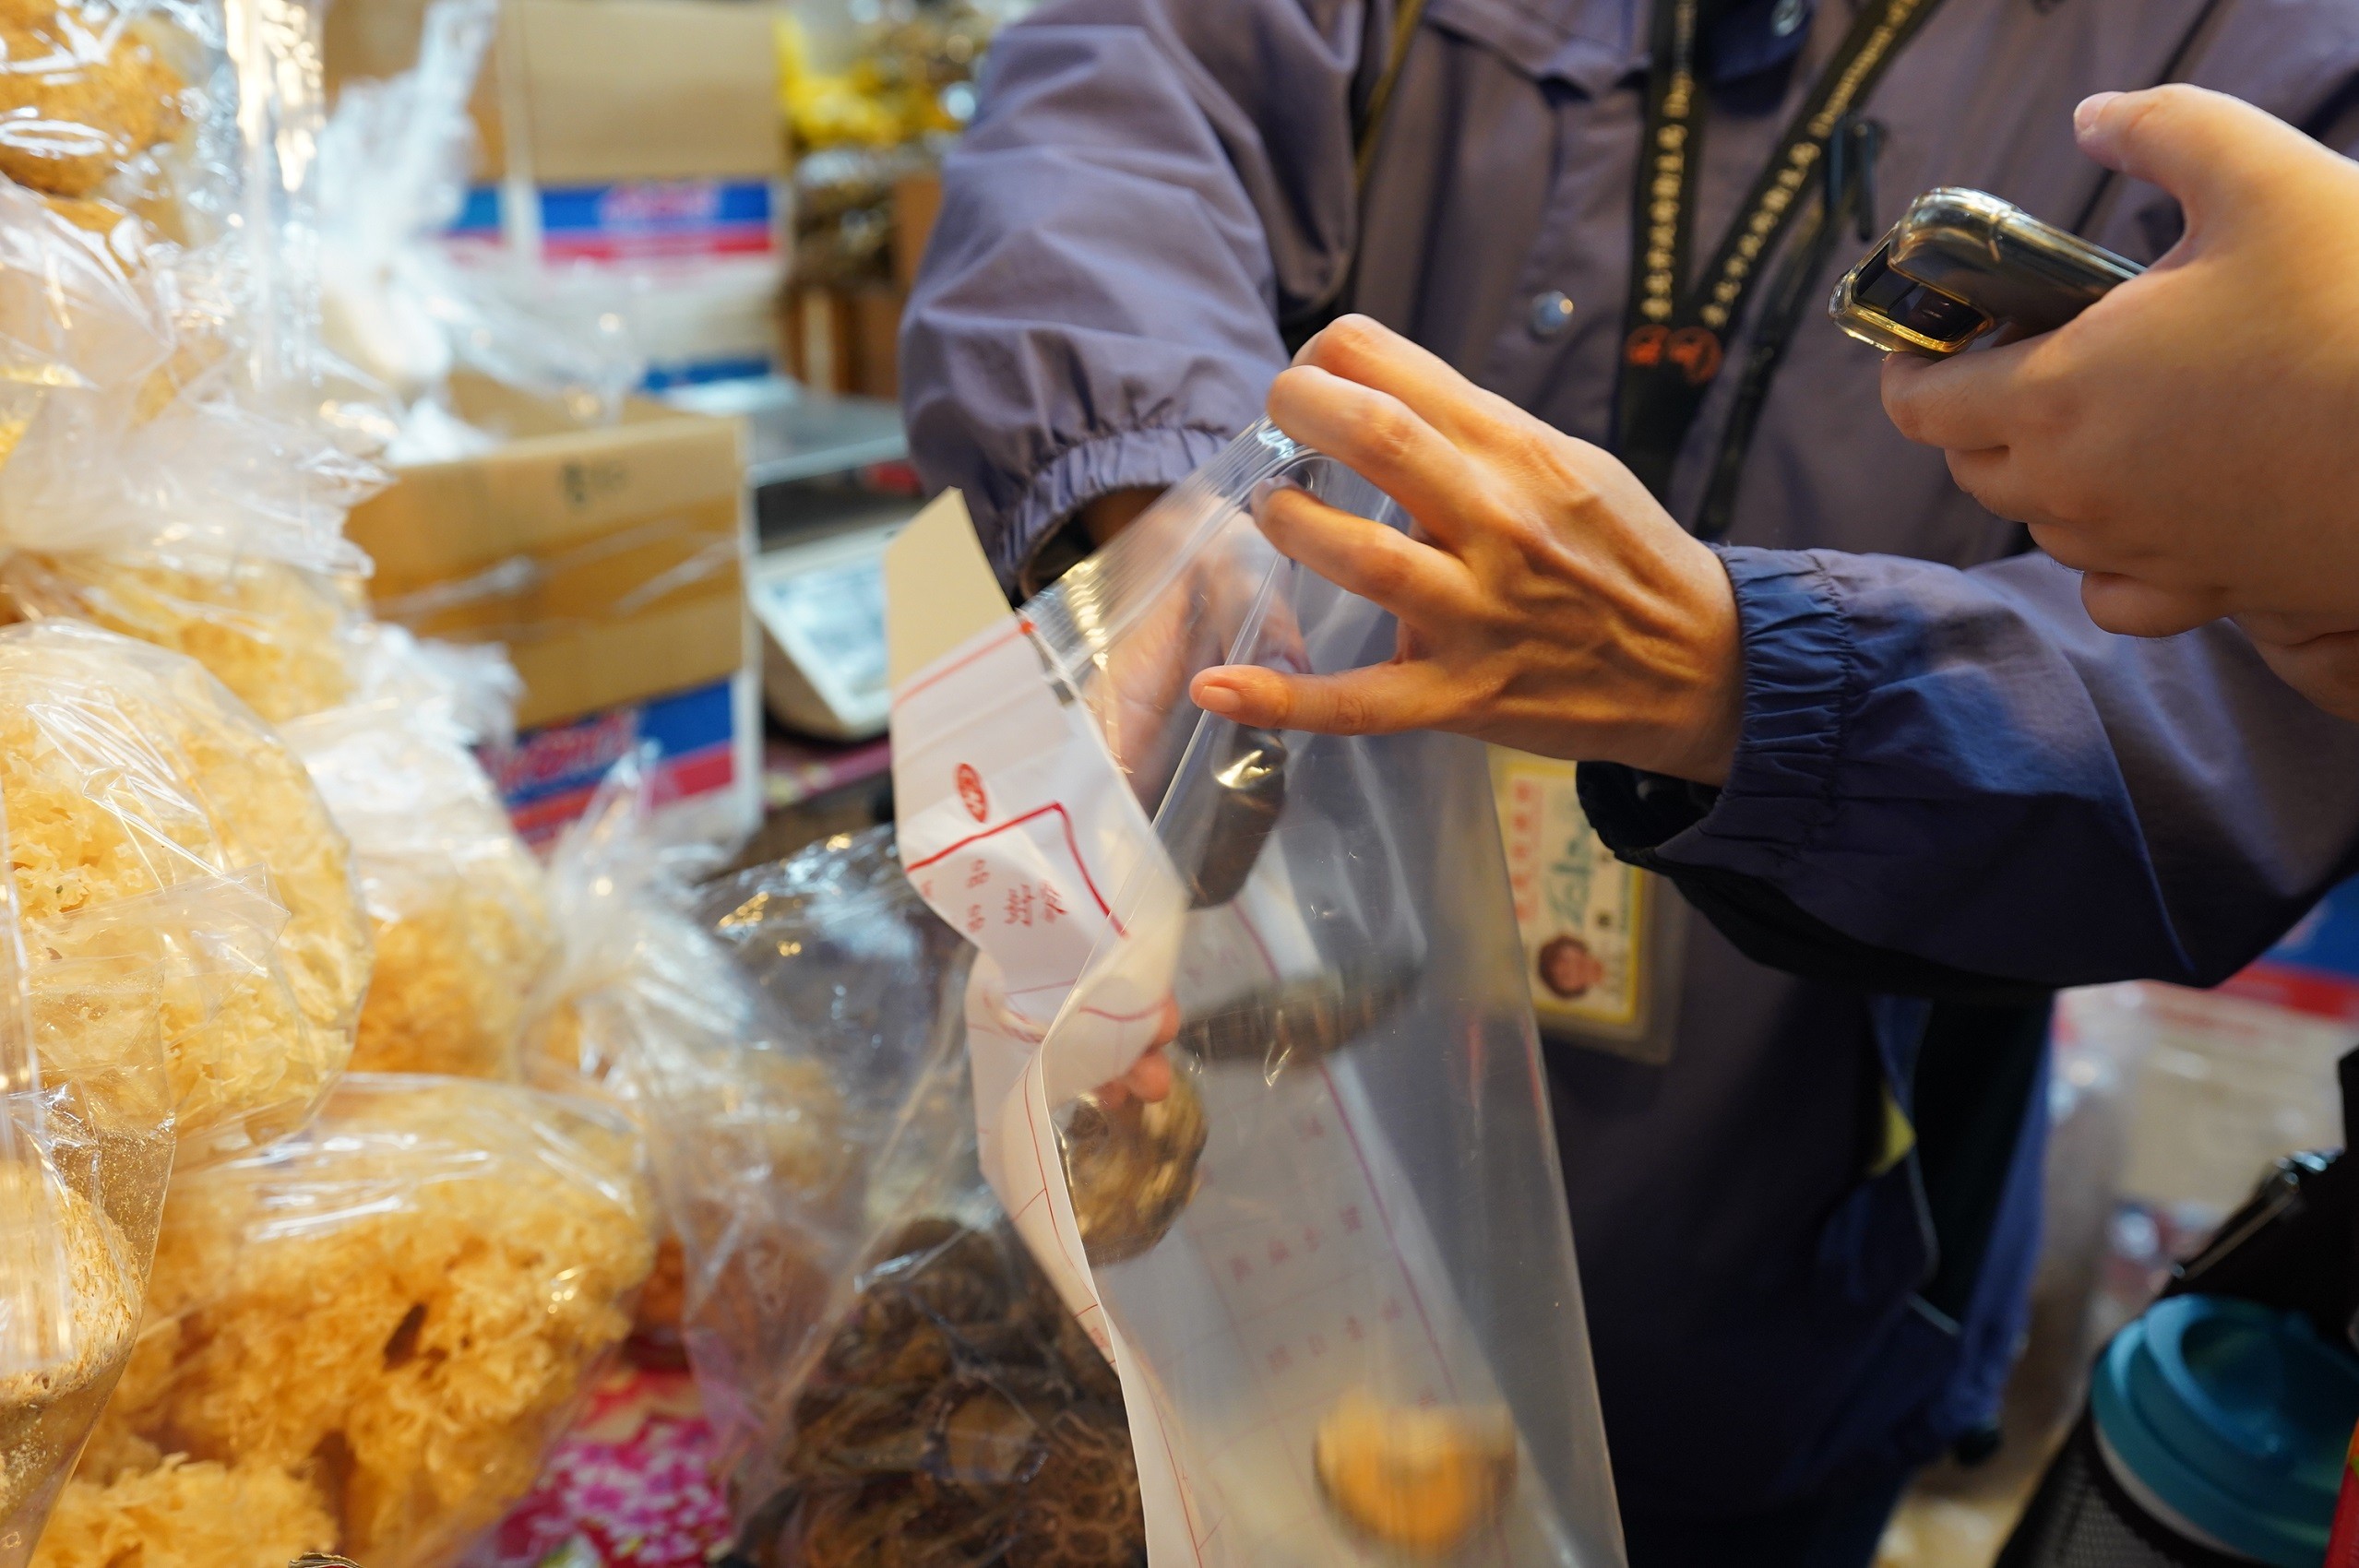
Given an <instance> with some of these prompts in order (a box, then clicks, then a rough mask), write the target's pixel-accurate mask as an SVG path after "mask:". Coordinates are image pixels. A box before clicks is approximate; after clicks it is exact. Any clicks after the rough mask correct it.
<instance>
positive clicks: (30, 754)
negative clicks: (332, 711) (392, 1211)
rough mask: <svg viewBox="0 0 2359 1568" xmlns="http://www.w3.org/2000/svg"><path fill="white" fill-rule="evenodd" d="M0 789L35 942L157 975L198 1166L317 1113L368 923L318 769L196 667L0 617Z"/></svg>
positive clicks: (169, 1060) (83, 631)
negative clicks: (119, 959) (139, 961)
mask: <svg viewBox="0 0 2359 1568" xmlns="http://www.w3.org/2000/svg"><path fill="white" fill-rule="evenodd" d="M0 802H5V805H6V814H7V821H8V826H9V858H10V863H11V865H12V867H13V868H14V871H15V873H16V876H17V883H18V897H19V898H20V900H21V902H22V907H23V913H24V919H25V922H26V929H27V931H28V932H42V933H48V932H54V933H55V934H54V935H44V936H43V937H42V945H41V947H40V948H39V949H37V952H38V953H39V954H41V955H48V954H53V953H54V954H58V955H62V956H77V955H79V954H90V955H97V956H104V955H107V954H111V953H113V954H121V953H129V954H133V955H137V956H144V957H145V958H146V959H148V960H149V962H152V963H153V964H154V965H155V966H156V967H157V969H158V972H159V973H160V974H161V986H162V996H161V1009H162V1025H161V1027H162V1038H163V1048H164V1051H165V1062H166V1067H167V1071H168V1075H169V1080H170V1085H171V1092H172V1102H173V1106H174V1108H175V1110H176V1113H177V1136H178V1141H179V1157H178V1158H179V1161H180V1163H181V1165H182V1166H183V1167H187V1166H191V1165H195V1164H201V1163H203V1162H205V1161H208V1160H211V1159H219V1158H224V1157H226V1156H228V1155H231V1154H234V1153H236V1152H238V1151H239V1150H242V1149H244V1148H247V1147H249V1146H253V1145H256V1144H261V1143H267V1142H268V1141H269V1140H270V1139H272V1138H275V1137H278V1136H280V1135H282V1134H286V1133H289V1132H292V1131H293V1130H294V1129H295V1128H297V1127H299V1126H301V1125H302V1124H303V1123H304V1121H305V1120H306V1119H307V1118H308V1117H309V1116H310V1115H311V1113H312V1111H313V1110H314V1109H315V1108H316V1106H317V1105H318V1104H319V1102H320V1100H321V1099H322V1098H324V1097H325V1096H326V1094H327V1093H328V1089H329V1087H331V1086H332V1085H333V1084H334V1082H335V1079H336V1076H337V1075H338V1074H340V1072H342V1071H343V1068H344V1064H345V1063H346V1061H347V1060H348V1059H349V1057H350V1056H351V1042H352V1028H353V1021H354V1018H355V1016H356V1015H357V1014H358V1011H359V1008H360V1003H361V994H362V991H363V988H364V987H365V985H366V984H367V980H368V972H369V943H368V930H367V926H366V923H365V920H364V918H363V914H362V911H361V907H360V903H359V899H358V897H357V896H356V894H355V892H354V888H353V885H352V878H351V867H350V865H349V863H348V860H347V853H346V849H345V844H344V840H343V837H342V836H341V835H340V834H339V833H338V832H337V830H336V828H335V826H334V825H333V824H332V823H331V822H330V821H329V819H328V812H327V808H326V807H325V806H324V805H323V804H322V803H321V802H320V799H319V795H318V792H317V791H316V790H315V789H314V788H313V786H312V783H311V780H310V778H309V777H308V776H307V775H306V774H305V773H304V768H303V765H302V763H301V762H299V761H298V760H296V758H295V756H294V755H293V754H292V752H290V751H289V750H288V749H287V747H286V745H285V744H284V742H281V741H280V740H279V738H278V737H277V736H275V735H273V734H272V733H270V732H269V731H268V730H266V729H265V728H264V727H263V726H262V725H261V723H260V722H259V721H257V720H256V719H255V718H254V716H253V715H252V714H251V713H249V712H247V711H246V710H245V709H244V707H241V706H240V705H239V704H238V703H237V701H236V700H235V699H234V698H232V696H231V695H229V694H228V693H227V692H226V691H224V690H222V689H221V687H220V684H219V683H216V682H215V681H214V680H213V679H212V678H211V677H210V676H208V674H206V673H205V671H203V670H202V669H201V668H200V667H198V666H197V664H195V663H194V662H192V661H191V660H188V659H183V658H180V657H179V656H178V655H175V654H171V653H166V652H164V651H162V650H161V649H158V648H153V647H148V646H146V645H145V644H141V643H136V642H132V641H130V640H128V639H126V638H123V637H117V636H113V635H111V634H109V633H106V632H101V631H97V630H94V629H92V628H89V627H87V626H79V625H74V624H67V623H51V624H33V625H19V626H11V627H8V628H6V629H5V630H0Z"/></svg>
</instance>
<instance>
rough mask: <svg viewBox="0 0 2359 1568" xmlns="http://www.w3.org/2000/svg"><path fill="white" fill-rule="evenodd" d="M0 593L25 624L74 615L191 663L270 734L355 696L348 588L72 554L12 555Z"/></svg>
mask: <svg viewBox="0 0 2359 1568" xmlns="http://www.w3.org/2000/svg"><path fill="white" fill-rule="evenodd" d="M0 586H5V587H6V591H7V594H8V597H9V599H10V600H12V601H14V603H15V605H16V607H17V609H18V612H19V613H20V614H23V615H24V616H26V617H27V618H28V619H34V618H39V617H42V616H51V615H66V616H72V617H74V618H76V619H77V620H84V621H89V622H93V623H95V624H98V625H101V626H104V627H105V628H106V629H107V630H108V631H111V632H120V633H122V634H123V635H124V636H126V637H137V638H138V639H139V640H140V641H142V642H149V643H154V644H155V645H156V646H157V647H168V648H171V649H173V651H174V652H176V653H185V654H186V655H188V657H189V658H191V659H195V660H197V663H199V664H202V665H203V666H204V667H205V668H206V669H207V670H209V671H212V673H213V677H214V679H216V680H218V681H220V683H221V684H223V685H225V686H227V687H229V689H230V690H231V691H232V692H233V693H235V694H236V695H237V696H238V697H239V699H240V700H241V701H243V702H244V703H245V705H246V706H247V707H251V708H253V709H254V711H255V712H256V713H258V714H260V715H261V716H262V717H263V718H264V719H268V721H269V722H271V723H272V724H283V723H285V722H286V721H287V720H289V719H299V718H301V717H302V716H304V714H307V713H318V712H321V711H322V710H324V709H327V708H330V707H335V706H336V705H337V704H339V703H341V702H343V701H345V700H346V699H348V698H349V697H350V696H351V694H352V678H351V671H350V670H349V668H348V667H347V659H348V642H347V639H346V637H345V636H344V633H345V629H346V628H347V626H349V625H350V624H351V620H352V617H353V615H354V613H355V612H356V610H357V607H358V604H359V601H360V599H361V589H360V587H359V585H358V584H357V583H346V582H343V581H340V580H339V579H337V578H335V577H332V576H327V575H326V574H323V573H319V572H313V571H307V570H305V569H304V568H302V567H300V566H294V565H290V564H286V563H284V562H280V561H272V560H268V559H267V558H257V557H252V556H246V557H240V558H238V559H235V560H228V561H221V562H219V563H211V562H201V561H194V560H192V561H167V560H162V559H159V558H157V557H155V556H153V555H149V554H144V553H133V552H104V551H77V552H72V553H67V554H54V555H36V554H30V553H23V554H18V555H16V556H13V557H11V558H10V559H9V561H8V563H7V564H6V567H5V568H4V569H0Z"/></svg>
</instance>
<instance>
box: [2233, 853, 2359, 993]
mask: <svg viewBox="0 0 2359 1568" xmlns="http://www.w3.org/2000/svg"><path fill="white" fill-rule="evenodd" d="M2220 989H2221V990H2222V992H2226V993H2228V994H2229V995H2232V996H2243V997H2248V998H2250V999H2252V1000H2253V1001H2256V1002H2266V1003H2269V1004H2271V1005H2272V1006H2277V1007H2282V1008H2285V1009H2287V1010H2288V1011H2291V1012H2295V1013H2306V1014H2309V1015H2311V1016H2314V1017H2320V1018H2335V1019H2340V1020H2341V1021H2343V1022H2345V1023H2359V882H2347V883H2344V884H2343V885H2341V886H2340V887H2338V888H2336V889H2335V890H2334V891H2333V892H2331V893H2329V894H2328V895H2327V896H2326V897H2325V898H2324V899H2322V900H2321V901H2320V902H2319V904H2318V907H2317V909H2312V910H2311V911H2310V912H2309V913H2308V914H2306V915H2305V916H2303V917H2302V921H2301V923H2300V924H2299V925H2296V926H2295V927H2294V928H2293V930H2292V931H2290V932H2286V934H2285V938H2284V940H2283V941H2282V942H2280V943H2279V944H2277V945H2276V946H2274V947H2272V948H2270V950H2269V951H2268V952H2267V953H2265V954H2263V955H2262V956H2260V957H2259V958H2258V959H2256V960H2255V961H2254V962H2253V963H2252V964H2250V965H2249V966H2247V967H2246V968H2245V969H2244V970H2243V971H2242V972H2241V973H2239V974H2237V975H2236V976H2234V978H2233V979H2231V980H2228V981H2227V982H2226V983H2225V984H2223V985H2222V986H2221V988H2220Z"/></svg>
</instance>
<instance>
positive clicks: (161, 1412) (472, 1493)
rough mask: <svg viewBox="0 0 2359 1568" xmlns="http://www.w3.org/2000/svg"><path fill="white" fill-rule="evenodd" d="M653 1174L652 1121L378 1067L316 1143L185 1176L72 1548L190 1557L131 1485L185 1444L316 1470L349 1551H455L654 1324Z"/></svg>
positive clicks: (396, 1556) (77, 1564)
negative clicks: (633, 1311) (579, 1399)
mask: <svg viewBox="0 0 2359 1568" xmlns="http://www.w3.org/2000/svg"><path fill="white" fill-rule="evenodd" d="M637 1164H638V1143H637V1135H636V1134H635V1132H634V1131H632V1130H631V1129H630V1127H629V1126H628V1124H627V1123H626V1122H625V1121H624V1120H623V1119H622V1118H619V1117H615V1116H613V1115H610V1114H607V1113H603V1112H602V1111H599V1110H598V1109H596V1108H595V1107H591V1106H589V1105H587V1104H585V1103H584V1102H580V1101H568V1100H566V1099H559V1098H557V1097H554V1096H547V1095H541V1094H538V1093H535V1092H534V1091H532V1090H530V1089H526V1088H522V1087H517V1086H512V1085H500V1084H487V1083H480V1082H471V1081H465V1080H456V1079H442V1078H419V1077H374V1076H365V1075H362V1076H354V1077H351V1078H349V1079H347V1080H346V1081H345V1084H344V1086H343V1087H341V1088H340V1089H339V1091H338V1092H337V1094H336V1096H335V1098H334V1099H333V1100H332V1101H331V1102H330V1103H329V1105H328V1108H327V1110H326V1111H323V1112H322V1114H321V1116H320V1119H319V1122H318V1123H316V1126H315V1127H314V1128H313V1129H312V1130H310V1131H308V1132H306V1133H304V1134H299V1135H298V1136H297V1137H295V1138H293V1139H291V1140H289V1141H288V1142H286V1143H284V1144H281V1145H280V1146H278V1147H277V1148H274V1149H272V1150H269V1151H268V1152H267V1153H266V1154H263V1155H259V1156H256V1157H253V1158H246V1159H242V1160H238V1161H235V1162H233V1163H231V1164H228V1165H224V1166H220V1167H217V1168H216V1169H214V1170H208V1171H205V1172H203V1173H201V1174H199V1175H197V1177H195V1178H193V1179H191V1180H189V1181H186V1182H177V1183H175V1184H174V1186H173V1194H172V1198H171V1202H170V1205H169V1206H168V1208H167V1211H166V1217H165V1221H164V1227H163V1233H162V1236H161V1239H160V1240H159V1241H158V1244H157V1253H156V1269H155V1274H154V1276H153V1277H152V1279H151V1281H150V1284H149V1302H148V1326H147V1328H146V1330H145V1331H144V1332H143V1334H142V1336H141V1340H140V1344H139V1348H138V1350H137V1353H136V1354H135V1356H134V1357H133V1360H132V1365H131V1367H130V1369H129V1371H128V1372H126V1375H125V1378H124V1380H123V1383H122V1384H121V1385H120V1387H119V1388H118V1389H117V1391H116V1394H115V1396H114V1399H113V1401H112V1402H111V1403H110V1405H109V1406H108V1408H107V1411H106V1414H105V1417H104V1418H103V1419H102V1420H101V1424H100V1431H99V1432H98V1434H97V1436H96V1437H94V1438H93V1440H92V1443H91V1447H90V1452H89V1456H88V1457H86V1458H85V1460H84V1462H83V1468H82V1472H81V1473H80V1475H79V1476H77V1481H76V1484H75V1487H74V1488H73V1491H72V1495H71V1496H70V1497H69V1499H68V1504H69V1507H68V1508H67V1509H62V1510H61V1517H66V1516H68V1515H70V1516H71V1517H72V1519H73V1520H74V1521H75V1525H76V1529H75V1533H74V1536H73V1538H74V1539H77V1540H93V1541H96V1540H105V1541H110V1542H112V1543H113V1550H114V1551H115V1552H117V1553H119V1552H120V1551H121V1550H123V1549H124V1543H125V1535H126V1532H128V1534H129V1535H130V1536H131V1537H132V1538H136V1539H137V1541H138V1543H139V1544H140V1545H141V1546H142V1547H143V1548H145V1547H147V1546H148V1544H149V1542H150V1541H151V1540H152V1541H153V1543H154V1547H155V1549H156V1550H162V1549H163V1548H165V1547H167V1546H174V1545H185V1543H181V1542H178V1541H177V1540H176V1538H173V1537H171V1536H169V1535H166V1536H164V1537H161V1538H156V1537H150V1536H149V1535H148V1534H146V1533H145V1527H144V1526H140V1525H139V1523H138V1521H137V1519H135V1518H132V1517H131V1516H130V1510H131V1507H132V1503H133V1501H134V1499H135V1497H136V1496H137V1491H138V1489H137V1488H136V1487H126V1484H125V1478H126V1476H128V1477H131V1478H135V1479H136V1478H143V1477H152V1476H154V1475H156V1474H158V1473H159V1472H160V1471H161V1468H162V1467H167V1466H169V1465H171V1463H172V1458H171V1457H170V1455H171V1454H185V1455H187V1457H188V1459H190V1460H193V1461H209V1462H213V1463H216V1464H219V1465H223V1466H228V1467H232V1469H233V1470H235V1471H236V1472H238V1473H240V1474H244V1475H247V1476H255V1475H259V1474H267V1473H268V1472H269V1471H271V1470H276V1471H278V1472H280V1473H282V1474H284V1475H287V1476H292V1477H293V1478H296V1479H298V1480H300V1481H301V1482H302V1483H303V1484H304V1486H306V1487H307V1488H309V1489H311V1490H312V1492H313V1495H314V1497H315V1500H316V1503H318V1504H319V1505H320V1506H321V1507H322V1508H323V1509H324V1511H325V1513H326V1514H327V1515H328V1517H330V1518H332V1519H333V1520H334V1522H335V1526H336V1528H335V1535H334V1539H333V1541H332V1542H330V1543H326V1544H329V1545H332V1547H333V1549H334V1550H339V1551H343V1552H347V1553H350V1554H351V1556H353V1557H355V1558H357V1559H359V1560H360V1561H362V1562H366V1563H368V1564H369V1565H370V1568H426V1565H429V1564H440V1563H445V1562H449V1561H450V1560H451V1558H452V1557H453V1556H454V1555H455V1553H456V1552H457V1551H458V1550H459V1549H460V1548H461V1547H463V1546H464V1545H465V1544H466V1542H467V1541H468V1540H469V1539H470V1538H471V1537H473V1536H474V1535H475V1534H476V1533H478V1532H479V1531H481V1530H482V1529H483V1527H484V1526H488V1525H490V1524H491V1523H493V1522H494V1520H496V1519H497V1518H498V1517H499V1516H500V1515H502V1514H503V1513H504V1512H506V1509H507V1508H508V1507H509V1506H510V1505H511V1504H512V1503H515V1501H516V1500H517V1499H518V1498H519V1497H520V1496H522V1495H523V1494H524V1492H525V1491H528V1490H529V1489H530V1485H531V1482H532V1479H533V1478H534V1476H535V1475H536V1474H537V1472H538V1471H539V1469H540V1467H541V1463H542V1455H544V1453H545V1451H546V1449H547V1446H548V1444H549V1443H551V1442H552V1441H553V1440H554V1438H555V1437H556V1435H557V1434H558V1433H559V1432H560V1431H562V1430H563V1428H564V1425H565V1422H566V1420H567V1418H568V1416H569V1414H570V1412H571V1409H572V1408H573V1404H574V1401H575V1398H576V1396H578V1394H579V1393H580V1392H581V1391H582V1390H583V1389H584V1387H585V1386H586V1385H587V1383H588V1380H589V1378H590V1375H591V1374H592V1373H593V1372H594V1371H595V1370H596V1368H597V1366H598V1364H599V1362H600V1360H601V1359H602V1357H603V1356H604V1355H605V1353H606V1352H607V1351H608V1350H610V1349H611V1348H613V1347H614V1345H616V1344H617V1343H618V1342H619V1341H620V1340H621V1339H622V1337H623V1336H624V1334H625V1332H626V1331H627V1330H628V1328H629V1326H630V1306H631V1298H632V1294H633V1292H634V1291H636V1289H637V1287H638V1286H639V1284H640V1283H641V1281H643V1280H644V1279H645V1278H646V1277H647V1274H648V1271H649V1266H650V1265H651V1262H652V1259H653V1252H654V1248H653V1242H652V1241H651V1237H650V1229H651V1224H652V1215H651V1205H650V1202H649V1198H648V1195H647V1193H646V1191H645V1188H644V1187H643V1185H642V1183H641V1182H640V1180H639V1178H638V1175H637ZM165 1450H169V1451H170V1454H167V1455H165V1456H164V1457H163V1458H161V1459H152V1458H150V1457H149V1456H150V1455H157V1454H158V1453H160V1452H162V1451H165ZM109 1467H113V1468H109ZM291 1516H292V1515H291ZM158 1518H159V1520H160V1522H161V1523H162V1524H168V1523H169V1521H168V1520H166V1519H164V1518H163V1517H162V1516H161V1515H159V1516H158ZM315 1539H316V1538H315ZM274 1550H275V1547H274ZM120 1560H121V1559H120V1557H119V1556H111V1557H105V1558H101V1557H87V1558H86V1557H78V1556H72V1555H66V1554H65V1553H64V1552H62V1551H61V1552H59V1553H57V1554H54V1555H49V1554H46V1548H45V1555H44V1556H43V1558H42V1562H44V1563H45V1564H47V1565H48V1568H81V1565H82V1564H83V1563H85V1562H88V1563H89V1564H90V1565H91V1568H102V1565H104V1564H107V1563H111V1562H119V1561H120ZM263 1560H264V1559H263V1557H262V1556H261V1554H259V1553H258V1552H257V1551H256V1548H255V1546H254V1544H253V1543H252V1542H250V1541H249V1542H244V1543H234V1542H230V1541H224V1542H223V1544H222V1550H220V1552H219V1553H218V1554H213V1555H206V1556H188V1557H184V1558H178V1559H164V1560H163V1561H172V1562H179V1563H184V1564H185V1568H249V1565H250V1564H253V1563H255V1562H261V1561H263ZM284 1560H285V1556H284V1554H281V1555H280V1557H279V1558H278V1561H280V1562H283V1561H284ZM148 1561H149V1562H155V1561H158V1559H155V1558H149V1560H148Z"/></svg>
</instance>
